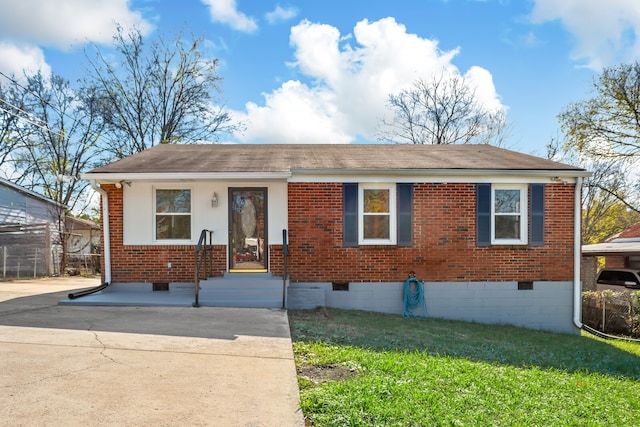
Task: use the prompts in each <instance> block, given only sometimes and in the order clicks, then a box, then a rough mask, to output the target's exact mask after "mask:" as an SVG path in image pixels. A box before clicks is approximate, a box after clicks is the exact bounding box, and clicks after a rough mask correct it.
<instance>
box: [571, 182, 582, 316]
mask: <svg viewBox="0 0 640 427" xmlns="http://www.w3.org/2000/svg"><path fill="white" fill-rule="evenodd" d="M574 197H575V199H574V210H573V216H574V220H573V324H574V325H576V327H577V328H580V329H582V283H581V282H580V265H581V261H582V250H581V249H582V240H581V231H582V203H581V201H582V177H578V178H577V182H576V188H575V196H574Z"/></svg>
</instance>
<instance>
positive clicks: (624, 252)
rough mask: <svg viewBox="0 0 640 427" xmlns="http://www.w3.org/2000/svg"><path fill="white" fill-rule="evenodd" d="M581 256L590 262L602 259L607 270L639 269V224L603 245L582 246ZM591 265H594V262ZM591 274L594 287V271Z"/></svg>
mask: <svg viewBox="0 0 640 427" xmlns="http://www.w3.org/2000/svg"><path fill="white" fill-rule="evenodd" d="M582 255H583V256H584V257H586V258H587V259H592V260H593V259H595V257H598V256H601V257H604V266H605V267H608V268H637V269H640V224H636V225H634V226H633V227H630V228H628V229H626V230H624V231H622V232H620V233H618V234H616V235H615V236H612V237H609V238H608V239H607V240H606V241H605V242H603V243H595V244H592V245H584V246H582ZM586 263H589V261H586ZM591 263H592V264H594V265H595V262H591ZM592 270H594V269H592ZM593 273H594V276H593V278H592V280H593V282H594V286H595V271H594V272H593ZM584 280H585V282H586V281H587V280H589V279H588V278H586V277H585V279H584Z"/></svg>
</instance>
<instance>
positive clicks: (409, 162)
mask: <svg viewBox="0 0 640 427" xmlns="http://www.w3.org/2000/svg"><path fill="white" fill-rule="evenodd" d="M446 169H448V170H456V169H460V170H463V169H467V170H503V171H504V170H522V171H532V170H552V171H567V172H571V171H575V172H580V171H582V172H583V171H584V169H580V168H576V167H573V166H569V165H565V164H562V163H557V162H553V161H550V160H547V159H543V158H539V157H534V156H530V155H527V154H522V153H518V152H515V151H510V150H505V149H502V148H497V147H493V146H490V145H408V144H297V145H292V144H228V145H226V144H225V145H220V144H198V145H159V146H156V147H153V148H151V149H149V150H146V151H143V152H141V153H138V154H135V155H133V156H130V157H127V158H124V159H122V160H119V161H117V162H114V163H111V164H108V165H105V166H102V167H99V168H96V169H94V170H92V171H91V172H90V173H100V174H103V173H114V174H117V173H162V172H166V173H180V172H187V173H193V172H196V173H198V172H289V171H295V170H300V171H314V170H315V171H319V170H335V171H336V172H339V171H340V170H351V171H363V172H366V171H376V170H446Z"/></svg>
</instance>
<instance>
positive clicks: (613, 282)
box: [596, 268, 640, 291]
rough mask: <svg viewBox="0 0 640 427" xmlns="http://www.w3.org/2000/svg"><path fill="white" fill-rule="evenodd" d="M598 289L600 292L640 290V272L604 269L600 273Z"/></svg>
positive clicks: (597, 280)
mask: <svg viewBox="0 0 640 427" xmlns="http://www.w3.org/2000/svg"><path fill="white" fill-rule="evenodd" d="M596 288H597V289H598V290H599V291H602V290H605V289H611V290H614V291H623V290H625V289H630V290H640V270H637V269H634V268H603V269H602V270H600V273H598V278H597V279H596Z"/></svg>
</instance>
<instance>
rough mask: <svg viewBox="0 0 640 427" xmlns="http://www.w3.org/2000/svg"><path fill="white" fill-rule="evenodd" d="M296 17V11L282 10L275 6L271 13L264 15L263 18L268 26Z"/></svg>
mask: <svg viewBox="0 0 640 427" xmlns="http://www.w3.org/2000/svg"><path fill="white" fill-rule="evenodd" d="M296 15H298V10H297V9H296V8H294V7H289V8H286V9H285V8H283V7H281V6H276V8H275V9H274V10H273V11H272V12H268V13H267V14H265V18H266V19H267V22H268V23H269V24H276V23H278V22H282V21H288V20H289V19H291V18H295V17H296Z"/></svg>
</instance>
